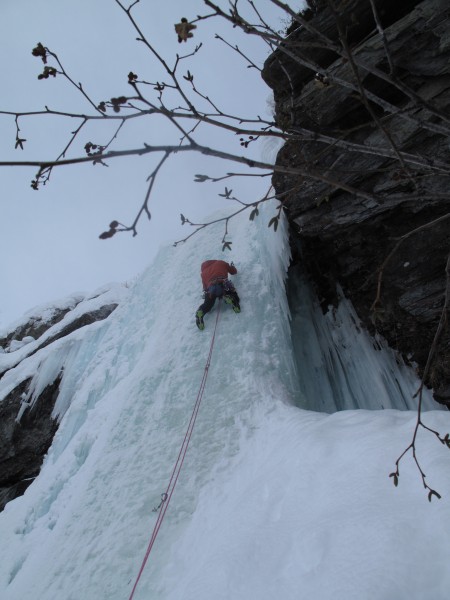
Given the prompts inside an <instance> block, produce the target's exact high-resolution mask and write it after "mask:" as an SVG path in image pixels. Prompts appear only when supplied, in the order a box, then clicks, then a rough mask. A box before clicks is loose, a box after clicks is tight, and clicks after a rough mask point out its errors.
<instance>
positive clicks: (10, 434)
mask: <svg viewBox="0 0 450 600" xmlns="http://www.w3.org/2000/svg"><path fill="white" fill-rule="evenodd" d="M60 381H61V378H60V377H59V378H57V379H56V380H55V381H54V382H53V384H52V385H50V386H48V387H47V388H46V389H45V390H44V391H43V392H42V394H41V396H40V397H39V399H38V402H37V403H36V404H35V405H34V407H33V408H32V409H31V410H29V411H26V412H25V414H24V415H23V417H22V418H21V419H20V422H17V421H16V417H17V415H18V413H19V410H20V407H21V404H22V394H23V393H24V392H25V390H26V388H27V386H28V385H29V383H30V381H29V380H28V381H26V382H24V383H22V384H21V385H20V386H18V387H17V388H16V389H15V390H14V391H13V392H12V393H11V394H9V396H8V397H7V398H5V400H3V402H0V510H3V508H4V507H5V504H6V503H7V502H9V501H10V500H13V499H14V498H17V496H21V495H22V494H23V493H24V492H25V490H26V489H27V487H28V486H29V485H30V483H32V481H33V479H34V478H35V477H36V476H37V475H38V473H39V471H40V468H41V464H42V460H43V458H44V456H45V454H46V452H47V450H48V449H49V447H50V444H51V442H52V440H53V436H54V435H55V433H56V430H57V428H58V425H57V422H56V420H54V419H52V418H51V414H52V411H53V407H54V406H55V402H56V399H57V397H58V388H59V383H60Z"/></svg>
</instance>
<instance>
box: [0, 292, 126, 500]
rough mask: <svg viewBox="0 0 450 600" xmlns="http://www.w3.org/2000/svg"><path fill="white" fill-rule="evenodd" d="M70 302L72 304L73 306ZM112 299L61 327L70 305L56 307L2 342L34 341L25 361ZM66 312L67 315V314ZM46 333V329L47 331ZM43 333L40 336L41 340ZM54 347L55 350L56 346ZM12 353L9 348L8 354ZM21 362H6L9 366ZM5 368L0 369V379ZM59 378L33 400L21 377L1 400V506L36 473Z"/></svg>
mask: <svg viewBox="0 0 450 600" xmlns="http://www.w3.org/2000/svg"><path fill="white" fill-rule="evenodd" d="M76 306H77V304H75V305H74V306H73V307H72V308H76ZM117 306H118V305H117V303H107V304H104V305H101V306H99V307H98V308H96V309H95V310H90V311H88V310H87V311H86V312H84V313H83V312H82V311H81V314H80V315H79V316H77V317H74V318H68V323H67V325H66V326H64V327H62V326H59V327H57V328H55V329H54V333H53V334H52V330H51V328H52V327H54V326H55V325H57V324H58V323H59V322H60V321H61V320H62V319H63V318H64V317H65V316H66V315H67V314H68V313H70V311H71V308H68V309H62V310H56V311H54V314H52V316H51V318H50V319H49V320H44V319H40V318H36V319H31V320H30V321H27V322H26V323H25V324H23V325H21V326H19V327H17V328H16V329H15V330H14V331H13V332H11V333H9V334H8V335H7V336H5V337H4V338H3V339H2V340H1V342H2V344H3V346H4V347H6V349H7V350H8V349H9V347H10V346H11V342H13V341H14V340H17V341H20V340H21V339H23V338H24V337H25V336H31V337H33V338H34V339H35V340H36V342H37V343H36V344H34V345H33V347H31V346H30V351H29V352H28V353H26V355H25V357H23V356H22V360H27V359H28V358H29V357H31V356H33V355H34V354H36V353H37V352H39V351H40V350H42V349H43V348H45V347H47V346H50V345H51V344H52V343H54V342H55V341H56V340H59V339H61V338H63V337H65V336H68V335H70V334H71V333H72V332H74V331H76V330H78V329H80V328H82V327H86V326H88V325H90V324H92V323H95V322H97V321H100V320H103V319H106V318H107V317H108V316H109V315H110V314H111V313H112V312H113V311H114V310H115V308H116V307H117ZM69 317H70V315H69ZM47 332H48V333H47ZM44 334H47V335H45V338H44V339H42V340H41V339H40V338H41V337H42V336H44ZM55 351H56V350H55ZM11 354H14V353H11V352H9V355H11ZM19 363H20V358H18V359H17V362H16V363H14V361H11V364H13V365H14V366H12V367H10V369H14V368H15V367H16V366H17V365H18V364H19ZM8 371H9V369H7V370H5V371H4V372H3V373H0V379H1V378H2V376H4V375H5V374H6V373H8ZM63 377H64V373H63V371H61V372H60V373H59V374H58V375H57V376H56V378H55V379H54V381H53V382H51V383H49V385H47V387H46V388H45V389H44V390H43V391H42V393H41V394H40V395H39V397H38V398H36V399H35V401H34V402H33V405H32V406H31V405H28V404H27V400H26V399H27V398H28V396H27V392H28V391H29V389H30V384H31V378H27V379H25V380H22V381H21V382H20V383H19V384H18V385H17V386H16V387H15V388H14V389H13V390H12V391H11V392H10V393H9V394H8V395H7V396H6V397H5V398H4V399H3V400H1V401H0V510H3V508H4V506H5V504H6V503H7V502H9V501H10V500H13V499H14V498H16V497H17V496H20V495H22V494H23V493H24V492H25V490H26V488H27V487H28V486H29V485H30V484H31V483H32V481H33V480H34V479H35V477H37V475H38V474H39V471H40V468H41V465H42V461H43V459H44V456H45V454H46V453H47V451H48V449H49V447H50V445H51V443H52V440H53V437H54V435H55V433H56V430H57V428H58V421H57V420H56V419H55V418H53V417H52V413H53V409H54V406H55V403H56V401H57V399H58V395H59V389H60V383H61V381H62V379H63Z"/></svg>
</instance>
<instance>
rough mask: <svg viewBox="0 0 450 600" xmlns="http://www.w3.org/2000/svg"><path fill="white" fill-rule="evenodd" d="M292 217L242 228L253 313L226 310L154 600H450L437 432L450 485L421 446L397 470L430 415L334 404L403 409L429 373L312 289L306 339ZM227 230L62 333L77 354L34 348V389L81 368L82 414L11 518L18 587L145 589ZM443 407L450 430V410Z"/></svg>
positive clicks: (72, 394) (160, 260) (444, 425)
mask: <svg viewBox="0 0 450 600" xmlns="http://www.w3.org/2000/svg"><path fill="white" fill-rule="evenodd" d="M273 211H274V208H273V207H271V208H269V209H266V210H264V211H261V213H262V214H261V215H260V216H259V217H258V219H257V220H256V221H255V223H251V222H249V221H248V216H247V215H243V216H242V218H240V219H236V220H234V221H233V222H232V223H231V235H232V240H233V254H232V255H230V259H231V258H232V259H233V260H234V262H235V263H236V266H237V268H238V270H239V273H238V275H237V276H236V277H235V278H234V282H235V284H236V287H237V289H238V291H239V294H240V296H241V306H242V312H241V314H238V315H236V314H234V313H233V312H232V311H231V310H230V309H229V307H223V310H222V314H221V317H220V320H219V326H218V332H217V337H216V345H215V350H214V355H213V360H212V365H211V369H210V372H209V377H208V381H207V385H206V390H205V395H204V399H203V404H202V407H201V410H200V413H199V416H198V420H197V425H196V428H195V430H194V434H193V438H192V442H191V446H190V448H189V451H188V453H187V457H186V461H185V464H184V467H183V470H182V472H181V475H180V479H179V482H178V485H177V488H176V490H175V493H174V495H173V498H172V501H171V504H170V507H169V510H168V512H167V515H166V518H165V520H164V522H163V525H162V528H161V531H160V533H159V536H158V538H157V541H156V544H155V547H154V549H153V551H152V554H151V555H150V559H149V562H148V565H147V567H146V569H145V571H144V574H143V576H142V579H141V581H140V584H139V587H138V589H137V593H136V596H135V598H136V600H139V599H141V600H144V599H147V600H148V599H151V600H211V599H214V600H230V599H233V600H253V599H258V600H274V598H282V599H283V600H303V599H305V600H306V599H308V600H311V599H317V600H331V599H333V600H336V599H337V600H341V599H342V600H353V599H354V600H361V599H370V600H391V599H392V600H401V599H403V598H404V599H405V600H406V599H407V600H412V599H413V600H419V599H420V600H423V599H424V598H433V599H434V600H444V598H445V599H446V598H447V597H448V588H449V585H450V570H449V569H448V556H449V553H450V543H449V541H448V534H447V531H446V527H445V525H444V524H445V523H446V522H448V520H449V518H450V479H449V477H448V472H449V461H450V453H449V452H448V450H447V449H446V448H445V447H444V446H443V445H441V444H440V443H439V441H438V440H437V439H436V438H435V437H434V436H433V434H430V433H426V434H425V433H423V432H421V434H420V437H419V443H418V456H419V459H420V460H421V461H422V465H423V468H424V471H425V473H426V474H427V476H428V478H429V481H430V484H431V485H433V487H435V488H436V489H437V490H438V491H439V492H440V493H441V494H442V496H443V497H442V500H440V501H437V500H436V501H435V500H433V502H431V503H429V502H428V501H427V496H426V493H425V491H424V490H423V487H422V484H421V480H420V477H419V474H418V472H417V469H416V468H415V466H414V464H413V462H412V460H411V457H409V456H408V457H407V458H406V459H405V461H404V462H402V463H401V470H400V483H399V487H398V488H395V487H394V486H393V484H392V479H389V477H388V474H389V473H390V472H391V471H392V470H393V469H394V463H395V460H396V458H397V457H398V456H399V454H400V453H401V452H402V451H403V449H404V448H405V447H406V446H407V445H408V443H409V441H410V439H411V435H412V432H413V429H414V425H415V419H416V415H415V413H414V411H408V410H403V411H399V410H392V409H388V410H376V411H368V410H343V411H340V412H335V413H334V414H326V413H321V412H317V410H318V409H319V408H320V409H321V410H325V411H329V412H332V411H334V410H336V408H345V407H355V406H361V400H360V399H361V397H363V398H364V399H365V401H367V402H368V405H367V406H371V407H372V406H373V407H378V406H381V404H382V405H384V407H385V408H388V407H390V406H401V407H404V405H405V402H406V400H405V397H406V396H407V389H408V388H407V384H406V383H405V381H406V380H407V379H408V378H411V377H412V376H411V374H408V375H406V374H405V369H406V367H403V366H401V365H398V364H396V362H395V360H394V357H393V355H392V354H389V352H384V351H380V350H377V349H375V348H374V347H373V343H372V342H371V341H370V340H369V339H368V338H366V337H365V335H364V334H363V333H361V332H359V333H358V331H357V329H355V325H354V323H352V320H353V317H352V314H351V308H350V307H349V306H348V305H346V304H345V303H344V305H343V307H342V310H341V312H338V313H337V314H336V316H335V317H334V318H333V319H332V318H331V317H326V318H325V319H323V318H320V317H319V315H318V314H317V312H316V309H315V308H314V306H313V301H312V299H311V297H310V296H309V292H308V290H307V289H304V290H303V291H302V290H301V289H300V290H299V292H298V293H299V298H300V299H301V300H302V302H303V305H304V313H301V314H300V316H298V315H297V314H294V315H293V318H294V322H295V321H296V319H299V320H300V321H303V323H300V324H299V323H295V327H294V339H295V348H296V350H295V352H294V349H293V343H292V338H291V331H290V326H289V319H290V315H289V309H288V305H287V301H286V296H285V293H284V276H285V272H286V268H287V254H288V253H287V247H286V246H287V236H286V233H285V231H284V227H283V226H282V227H281V230H282V231H281V232H280V231H279V232H278V233H276V234H275V233H274V232H273V230H272V229H269V228H268V227H267V222H268V219H269V218H270V217H271V216H272V214H273ZM221 237H222V231H221V230H220V228H219V227H216V228H208V229H206V230H204V232H203V234H202V235H201V236H198V237H196V238H194V240H192V243H188V244H186V245H183V246H181V247H179V248H166V249H163V250H162V251H161V252H160V254H159V255H158V257H157V259H156V260H155V262H154V263H153V264H152V265H151V266H150V267H149V269H148V270H147V271H146V272H145V273H144V274H143V276H142V277H141V278H140V279H139V280H138V281H137V282H136V284H135V285H134V287H133V288H132V289H131V290H130V293H129V296H128V297H127V298H126V300H125V301H123V302H122V303H121V305H120V306H119V308H117V309H116V311H115V312H114V313H112V315H111V316H110V317H109V318H108V319H107V320H106V321H105V322H102V323H96V324H94V325H93V326H90V327H89V329H88V330H87V332H85V333H84V334H83V335H82V334H81V332H78V333H77V332H75V333H74V334H71V336H69V337H68V339H67V340H59V341H58V342H56V349H57V352H58V353H59V358H58V359H57V358H56V357H51V356H50V353H49V351H48V353H45V350H46V349H44V350H42V351H41V352H42V354H41V356H39V353H36V355H34V356H31V357H29V358H28V359H27V361H26V363H27V364H28V367H27V368H28V369H29V372H30V373H32V370H33V367H34V368H35V369H37V367H38V366H39V364H41V365H42V368H43V373H42V374H41V375H39V374H38V375H36V377H35V379H34V386H35V390H37V389H38V388H39V387H42V385H43V381H44V380H48V379H49V378H51V377H52V376H53V375H54V373H55V372H56V371H57V367H58V366H59V364H62V363H63V364H64V378H63V388H62V394H61V397H60V400H59V401H58V402H59V403H60V404H62V406H60V407H59V409H58V410H59V411H60V414H61V415H63V416H62V420H61V424H60V428H59V430H58V432H57V434H56V436H55V439H54V442H53V444H52V446H51V448H50V450H49V453H48V455H47V457H46V459H45V463H44V466H43V469H42V471H41V473H40V475H39V477H38V478H37V479H36V480H35V481H34V482H33V483H32V485H31V486H30V487H29V488H28V489H27V491H26V493H25V495H24V496H23V497H20V498H17V499H16V500H14V501H13V502H10V503H9V504H8V505H7V506H6V509H5V510H4V512H3V513H1V514H0V540H1V542H2V543H1V545H0V597H1V598H2V600H36V599H37V598H38V599H39V600H61V599H64V600H123V599H126V598H128V596H129V594H130V591H131V588H132V586H133V582H134V579H135V577H136V575H137V571H138V569H139V566H140V563H141V561H142V558H143V554H144V552H145V548H146V547H147V544H148V541H149V537H150V534H151V531H152V529H153V525H154V522H155V520H156V513H154V512H152V509H153V508H154V507H155V506H156V505H157V504H158V503H159V501H160V495H161V493H162V492H163V491H164V490H165V488H166V486H167V483H168V480H169V477H170V473H171V471H172V467H173V465H174V462H175V460H176V457H177V454H178V451H179V448H180V446H181V442H182V440H183V436H184V432H185V430H186V427H187V423H188V421H189V418H190V414H191V411H192V407H193V405H194V402H195V399H196V396H197V391H198V387H199V385H200V381H201V378H202V375H203V369H204V365H205V361H206V357H207V354H208V351H209V346H210V342H211V334H212V326H213V322H214V319H215V315H216V313H215V311H213V313H212V314H209V315H207V316H206V318H205V323H206V329H205V331H203V332H199V331H198V330H197V328H196V327H195V323H194V319H193V315H194V311H195V309H196V308H197V306H198V305H199V304H200V302H201V284H200V276H199V268H200V263H201V262H202V261H203V260H205V259H209V258H224V255H223V254H222V253H221V242H220V240H221ZM227 256H228V255H226V256H225V258H226V257H227ZM303 294H304V295H303ZM298 332H300V334H299V333H298ZM20 351H22V350H18V352H20ZM302 357H303V358H302ZM33 361H34V362H33ZM47 361H48V362H47ZM58 361H60V362H59V363H58ZM38 363H39V364H38ZM22 368H23V369H25V366H24V367H22ZM36 373H38V371H37V370H36ZM16 376H18V375H17V373H16ZM408 381H409V379H408ZM411 381H413V380H412V379H411ZM415 384H417V382H415ZM408 385H409V384H408ZM411 385H412V387H414V385H413V383H411ZM380 398H382V400H380ZM301 407H303V408H301ZM305 408H307V409H309V410H305ZM311 408H313V409H314V410H310V409H311ZM424 418H425V420H426V423H427V424H428V425H429V426H430V427H433V428H435V429H437V430H439V431H441V432H442V433H445V432H446V431H448V430H449V429H450V414H449V413H447V412H445V411H430V412H428V413H426V414H425V416H424Z"/></svg>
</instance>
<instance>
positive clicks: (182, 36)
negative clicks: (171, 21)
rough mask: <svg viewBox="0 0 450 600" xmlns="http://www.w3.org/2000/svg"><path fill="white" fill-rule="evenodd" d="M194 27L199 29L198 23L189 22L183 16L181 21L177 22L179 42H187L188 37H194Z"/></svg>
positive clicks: (176, 28) (176, 30)
mask: <svg viewBox="0 0 450 600" xmlns="http://www.w3.org/2000/svg"><path fill="white" fill-rule="evenodd" d="M194 29H197V25H193V24H192V23H189V22H188V20H187V19H186V18H184V17H183V18H182V19H181V22H180V23H176V24H175V33H176V34H177V35H178V43H179V44H181V42H187V41H188V38H192V37H194V34H193V33H191V32H192V31H193V30H194Z"/></svg>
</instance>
